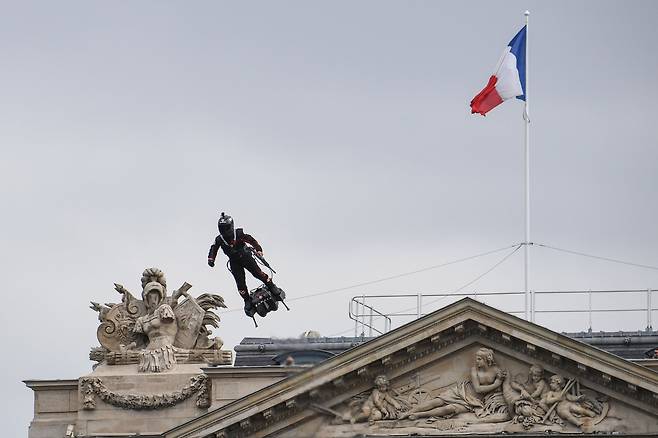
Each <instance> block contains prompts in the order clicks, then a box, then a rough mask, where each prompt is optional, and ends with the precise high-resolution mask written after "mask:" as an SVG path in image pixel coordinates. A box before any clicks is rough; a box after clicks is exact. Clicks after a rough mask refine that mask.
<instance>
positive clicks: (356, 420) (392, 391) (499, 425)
mask: <svg viewBox="0 0 658 438" xmlns="http://www.w3.org/2000/svg"><path fill="white" fill-rule="evenodd" d="M505 365H506V366H507V365H508V364H507V362H505ZM509 365H512V364H509ZM513 369H515V370H516V372H518V370H519V365H515V366H514V367H513ZM453 375H454V374H453ZM437 376H438V375H436V374H429V375H427V374H426V375H424V376H421V375H420V373H415V374H413V375H409V374H407V375H403V376H400V378H399V379H401V380H402V381H403V382H404V381H405V380H406V379H409V380H410V381H411V383H409V384H405V385H401V386H398V387H397V388H396V387H394V384H395V382H393V384H391V382H390V381H389V379H388V378H387V377H386V376H384V375H380V376H378V377H377V378H376V379H375V381H374V388H372V389H371V390H370V392H369V393H366V394H367V396H364V394H360V395H358V396H356V397H354V398H353V399H352V400H351V402H349V406H348V407H347V409H343V410H338V411H336V410H333V409H325V411H327V412H325V413H326V414H327V415H328V416H329V417H332V418H333V420H332V421H333V423H332V426H331V427H333V429H331V428H329V429H325V431H324V432H323V434H322V435H318V436H323V437H324V436H327V437H329V436H334V434H336V435H335V436H339V435H340V436H342V435H341V434H342V433H347V432H348V431H350V433H357V432H358V433H377V434H382V433H383V434H386V433H389V432H390V431H392V430H393V431H394V432H395V433H398V434H418V435H437V434H439V435H440V434H445V433H451V432H452V433H468V432H473V433H494V432H496V433H498V432H501V433H518V432H523V431H528V430H532V431H533V432H557V433H559V432H574V431H580V432H591V431H597V432H603V431H605V432H610V431H614V430H618V428H619V427H620V426H619V423H618V419H617V418H616V417H611V416H610V415H608V412H609V402H608V401H607V398H606V397H604V396H601V395H600V394H598V393H596V392H594V391H592V390H589V389H586V388H584V387H581V385H580V383H579V382H578V381H577V380H576V379H571V380H569V381H568V382H566V384H565V380H564V379H563V378H562V377H561V376H559V375H552V376H550V378H547V377H546V373H545V371H544V368H543V367H542V366H541V365H539V364H533V365H531V366H529V367H528V368H527V372H521V373H519V374H517V375H516V376H514V377H512V374H511V371H510V370H509V369H507V368H506V367H505V368H504V367H503V366H501V365H499V364H498V363H497V362H496V358H495V355H494V351H493V350H491V349H489V348H485V347H481V348H479V349H477V350H476V351H475V354H474V363H473V366H471V367H470V368H469V369H468V374H467V376H468V378H467V379H465V380H461V381H458V382H457V383H452V384H448V385H447V386H442V385H441V384H440V383H439V382H438V379H439V378H440V377H437ZM396 380H398V379H396ZM421 380H422V381H423V382H424V383H423V384H422V385H421V383H420V382H421ZM399 383H400V380H398V385H399ZM446 383H449V382H446ZM341 412H342V413H341ZM606 418H610V421H609V422H608V423H606V424H607V425H599V423H601V422H602V421H603V420H604V419H606ZM347 420H349V422H350V423H351V424H352V427H353V429H345V426H341V424H344V422H345V421H347ZM365 422H367V424H363V423H365ZM597 425H599V426H597ZM595 426H597V427H595Z"/></svg>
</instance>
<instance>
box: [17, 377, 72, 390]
mask: <svg viewBox="0 0 658 438" xmlns="http://www.w3.org/2000/svg"><path fill="white" fill-rule="evenodd" d="M23 383H25V386H27V387H28V388H30V389H31V390H33V391H52V390H63V389H78V379H66V380H63V379H57V380H23Z"/></svg>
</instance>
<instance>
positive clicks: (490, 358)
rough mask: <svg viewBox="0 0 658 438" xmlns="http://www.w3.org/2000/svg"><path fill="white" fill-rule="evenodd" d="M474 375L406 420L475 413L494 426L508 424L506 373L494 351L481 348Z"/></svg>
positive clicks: (419, 406)
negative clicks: (504, 396)
mask: <svg viewBox="0 0 658 438" xmlns="http://www.w3.org/2000/svg"><path fill="white" fill-rule="evenodd" d="M470 375H471V378H470V380H466V381H463V382H459V383H457V384H456V385H455V386H453V387H451V388H449V389H448V390H446V391H444V392H442V393H441V394H439V395H438V396H436V397H435V398H434V399H432V400H429V401H427V402H425V403H421V404H419V405H417V406H414V407H413V408H412V409H411V410H410V411H409V412H406V413H405V414H403V415H402V418H407V417H408V418H409V419H411V420H415V419H417V418H422V417H451V416H453V415H456V414H460V413H466V412H474V413H475V414H476V415H477V416H478V417H479V418H485V417H486V418H487V420H488V421H490V422H499V421H505V420H508V419H509V411H508V406H507V403H506V402H505V399H504V398H503V393H502V390H501V386H502V384H503V380H504V379H505V377H506V372H505V371H503V370H501V369H500V368H499V367H498V365H496V362H495V360H494V353H493V351H492V350H490V349H488V348H480V349H479V350H478V351H477V353H475V366H473V367H472V368H471V372H470Z"/></svg>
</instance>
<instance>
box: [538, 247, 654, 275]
mask: <svg viewBox="0 0 658 438" xmlns="http://www.w3.org/2000/svg"><path fill="white" fill-rule="evenodd" d="M533 245H534V246H541V247H544V248H549V249H553V250H555V251H562V252H566V253H569V254H575V255H579V256H583V257H589V258H592V259H598V260H605V261H606V262H612V263H619V264H622V265H629V266H635V267H637V268H645V269H653V270H654V271H658V266H651V265H642V264H639V263H633V262H627V261H625V260H618V259H612V258H610V257H601V256H597V255H593V254H587V253H584V252H580V251H573V250H570V249H564V248H557V247H555V246H551V245H545V244H542V243H534V244H533Z"/></svg>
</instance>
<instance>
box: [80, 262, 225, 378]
mask: <svg viewBox="0 0 658 438" xmlns="http://www.w3.org/2000/svg"><path fill="white" fill-rule="evenodd" d="M141 285H142V294H141V298H142V299H141V300H139V299H137V298H136V297H135V296H134V295H133V294H132V293H130V292H129V291H128V290H127V289H126V288H125V287H123V286H122V285H120V284H116V283H115V284H114V288H115V290H116V291H117V292H118V293H119V294H121V296H122V299H121V303H109V304H104V305H101V304H99V303H96V302H93V301H92V302H91V309H93V310H95V311H97V312H98V319H99V320H100V322H101V324H100V326H99V327H98V330H97V337H98V341H99V342H100V344H101V346H102V347H103V348H104V350H103V351H105V352H106V353H108V354H112V353H118V354H120V355H123V356H125V357H130V356H131V354H133V355H134V354H137V355H138V357H139V371H140V372H162V371H166V370H169V369H171V368H172V367H173V366H174V365H175V364H176V357H177V355H179V356H180V355H181V354H183V355H184V354H185V353H189V352H196V353H198V352H199V351H200V350H201V351H203V350H219V349H220V348H221V347H222V340H221V339H220V338H217V337H215V338H212V339H211V338H210V335H211V334H212V331H211V329H210V328H209V327H215V328H217V327H218V326H219V317H218V316H217V315H216V314H215V313H214V312H213V311H214V310H216V309H217V308H219V307H226V305H225V304H224V299H223V298H222V297H221V296H219V295H214V294H202V295H200V296H199V297H196V298H194V297H192V296H191V295H190V294H189V293H188V292H187V291H188V290H189V289H190V288H191V287H192V286H191V285H190V284H188V283H183V285H182V286H181V287H180V288H179V289H177V290H175V291H174V292H173V294H172V295H171V296H168V295H167V281H166V279H165V276H164V273H163V272H162V271H161V270H160V269H157V268H148V269H146V270H145V271H144V272H143V274H142V279H141ZM181 297H184V298H185V299H184V300H183V301H182V302H181V303H179V302H178V301H179V299H180V298H181ZM93 353H94V355H93V358H97V357H98V356H99V354H100V355H101V356H102V355H103V353H102V352H99V351H93Z"/></svg>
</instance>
